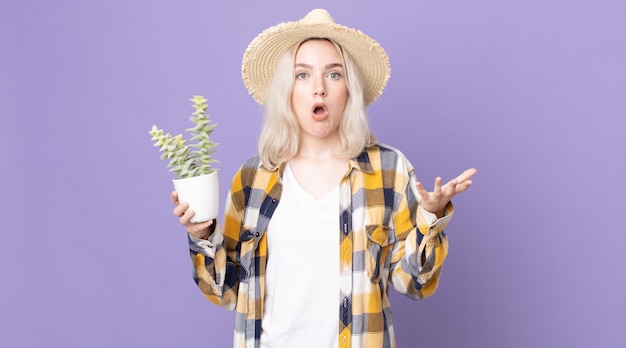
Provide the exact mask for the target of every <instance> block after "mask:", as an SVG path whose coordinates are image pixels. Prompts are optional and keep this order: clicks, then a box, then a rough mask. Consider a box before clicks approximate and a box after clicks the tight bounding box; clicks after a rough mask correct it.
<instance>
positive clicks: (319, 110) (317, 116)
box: [311, 103, 328, 121]
mask: <svg viewBox="0 0 626 348" xmlns="http://www.w3.org/2000/svg"><path fill="white" fill-rule="evenodd" d="M311 112H312V115H313V119H314V120H315V121H323V120H325V119H326V118H327V117H328V107H327V106H326V104H324V103H316V104H315V105H313V108H312V109H311Z"/></svg>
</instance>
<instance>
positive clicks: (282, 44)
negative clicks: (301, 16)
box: [241, 21, 391, 105]
mask: <svg viewBox="0 0 626 348" xmlns="http://www.w3.org/2000/svg"><path fill="white" fill-rule="evenodd" d="M310 38H326V39H331V40H333V41H335V42H336V43H337V44H339V45H340V46H341V47H342V48H343V49H344V51H345V52H346V53H347V54H348V55H350V57H351V58H352V61H353V62H354V64H355V65H356V68H357V70H358V72H359V74H360V77H361V79H362V84H363V97H364V102H365V105H369V104H371V103H373V102H374V101H375V100H376V99H378V97H379V96H380V95H381V94H382V92H383V90H384V88H385V85H386V84H387V81H388V80H389V76H390V70H391V69H390V66H389V57H388V56H387V53H386V52H385V50H384V49H383V48H382V47H381V45H380V44H379V43H378V42H376V41H375V40H374V39H372V38H370V37H369V36H367V35H365V34H363V33H362V32H361V31H358V30H355V29H351V28H348V27H345V26H343V25H339V24H335V23H312V24H311V23H306V24H303V23H302V22H301V21H300V22H287V23H281V24H279V25H276V26H273V27H270V28H268V29H266V30H264V31H263V32H262V33H260V34H259V35H257V37H256V38H254V40H252V42H251V43H250V45H249V46H248V48H247V49H246V51H245V53H244V56H243V61H242V66H241V74H242V77H243V81H244V84H245V85H246V88H247V89H248V92H249V93H250V94H251V95H252V97H253V98H254V100H256V101H257V102H258V103H259V104H261V105H264V104H265V96H266V93H267V89H268V88H269V85H270V83H271V80H272V77H273V76H274V73H275V70H276V65H277V63H278V60H279V59H280V57H281V56H282V55H283V54H284V53H285V52H287V51H288V50H289V49H290V48H291V47H293V46H294V45H296V44H299V43H301V42H302V41H304V40H306V39H310Z"/></svg>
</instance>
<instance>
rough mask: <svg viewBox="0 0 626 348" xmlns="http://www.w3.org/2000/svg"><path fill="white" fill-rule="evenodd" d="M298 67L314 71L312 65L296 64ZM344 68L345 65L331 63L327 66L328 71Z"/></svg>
mask: <svg viewBox="0 0 626 348" xmlns="http://www.w3.org/2000/svg"><path fill="white" fill-rule="evenodd" d="M296 67H299V68H305V69H313V66H312V65H310V64H306V63H296ZM337 67H339V68H343V64H341V63H330V64H327V65H326V69H332V68H337Z"/></svg>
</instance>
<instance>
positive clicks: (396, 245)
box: [189, 144, 453, 348]
mask: <svg viewBox="0 0 626 348" xmlns="http://www.w3.org/2000/svg"><path fill="white" fill-rule="evenodd" d="M283 169H284V165H283V166H281V167H280V168H279V169H277V170H275V171H268V170H267V169H265V167H263V166H262V164H261V163H260V160H259V157H258V156H256V157H254V158H252V159H250V160H249V161H247V162H246V163H245V164H244V165H243V166H242V167H241V169H240V170H239V171H238V172H237V174H236V175H235V177H234V179H233V182H232V186H231V191H230V194H229V195H228V197H227V202H226V211H225V214H224V219H225V221H224V228H223V230H222V231H220V230H219V228H218V229H217V230H216V231H215V232H214V233H213V234H212V235H211V236H210V237H209V240H198V239H194V238H190V239H189V245H190V252H191V259H192V261H193V264H194V275H193V276H194V279H195V281H196V283H197V284H198V286H199V287H200V289H201V290H202V292H203V293H204V295H205V296H206V297H207V298H208V299H209V300H211V301H212V302H214V303H216V304H218V305H220V306H223V307H225V308H227V309H229V310H233V309H235V310H236V311H237V312H236V319H235V335H234V347H259V345H260V337H261V320H262V318H263V305H264V303H263V301H264V292H265V267H266V261H267V238H266V236H265V231H266V230H267V226H268V224H269V221H270V219H271V217H272V214H273V213H274V210H275V209H276V207H277V205H278V204H279V202H280V197H281V192H282V184H281V175H282V171H283ZM339 190H340V198H339V200H340V207H339V209H338V220H337V221H338V222H339V224H338V226H337V227H338V230H337V233H338V234H339V235H340V248H339V250H340V254H339V255H338V256H339V258H340V289H337V290H338V292H339V294H340V296H341V299H342V300H341V304H340V306H339V308H338V309H337V314H338V318H337V319H338V320H337V325H338V327H339V336H338V347H376V348H379V347H395V338H394V329H393V320H392V315H391V309H390V303H389V298H388V294H387V290H388V287H389V283H390V282H391V283H392V284H393V287H394V288H395V289H396V290H397V291H399V292H400V293H403V294H405V295H406V296H408V297H410V298H412V299H421V298H424V297H427V296H430V295H431V294H433V293H434V292H435V290H436V288H437V284H438V282H439V276H440V273H441V268H442V264H443V261H444V259H445V258H446V254H447V249H448V240H447V237H446V235H445V234H444V232H443V228H444V227H445V226H446V225H447V224H448V222H449V220H450V217H451V216H452V212H453V206H452V204H451V203H450V204H448V206H447V207H446V209H445V214H444V217H443V218H440V219H436V217H435V216H434V215H433V214H431V213H429V212H427V211H425V210H424V209H423V208H422V207H421V206H420V204H419V201H420V196H419V194H418V192H417V189H416V179H415V173H414V171H413V167H412V166H411V164H410V163H409V162H408V160H407V159H406V158H405V157H404V155H403V154H402V153H401V152H400V151H399V150H397V149H395V148H392V147H390V146H386V145H381V144H377V145H374V146H372V147H370V148H368V149H367V150H366V151H364V152H363V153H362V154H361V155H360V156H359V157H357V158H354V159H351V160H350V169H349V171H348V172H347V173H346V175H345V176H344V177H343V179H342V180H341V183H340V184H339ZM303 247H306V246H305V245H303ZM294 262H301V261H299V260H294Z"/></svg>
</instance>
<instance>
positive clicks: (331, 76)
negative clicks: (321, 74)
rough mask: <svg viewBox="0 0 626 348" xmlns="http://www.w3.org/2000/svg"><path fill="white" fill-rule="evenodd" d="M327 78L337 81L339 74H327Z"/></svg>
mask: <svg viewBox="0 0 626 348" xmlns="http://www.w3.org/2000/svg"><path fill="white" fill-rule="evenodd" d="M328 77H330V78H331V79H333V80H339V79H340V78H341V74H340V73H338V72H331V73H330V74H328Z"/></svg>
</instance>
